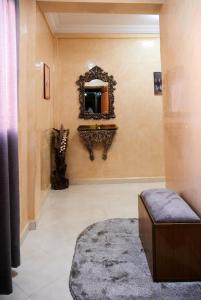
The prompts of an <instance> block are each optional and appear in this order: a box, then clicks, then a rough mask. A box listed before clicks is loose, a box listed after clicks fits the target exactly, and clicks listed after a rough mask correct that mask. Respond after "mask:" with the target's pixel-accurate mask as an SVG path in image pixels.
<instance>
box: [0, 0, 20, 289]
mask: <svg viewBox="0 0 201 300" xmlns="http://www.w3.org/2000/svg"><path fill="white" fill-rule="evenodd" d="M17 10H18V3H17V1H15V0H0V294H10V293H12V267H14V268H16V267H18V266H19V264H20V232H19V223H20V220H19V218H20V216H19V179H18V133H17V116H18V46H17V44H18V43H17V36H18V32H17V28H18V26H17V25H18V24H17V23H18V22H17V15H18V14H17Z"/></svg>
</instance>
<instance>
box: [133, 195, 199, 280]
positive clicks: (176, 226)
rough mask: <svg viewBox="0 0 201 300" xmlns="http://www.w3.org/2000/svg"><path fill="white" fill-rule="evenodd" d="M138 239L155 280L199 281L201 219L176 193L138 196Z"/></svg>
mask: <svg viewBox="0 0 201 300" xmlns="http://www.w3.org/2000/svg"><path fill="white" fill-rule="evenodd" d="M138 207H139V236H140V239H141V241H142V245H143V248H144V251H145V254H146V257H147V262H148V265H149V268H150V271H151V274H152V277H153V280H154V281H196V280H201V219H200V217H199V216H198V215H197V214H196V213H195V212H194V211H193V210H192V208H191V207H190V206H189V205H188V204H187V203H186V202H185V201H184V200H183V199H182V198H181V197H180V196H179V195H178V194H177V193H175V192H173V191H171V190H168V189H151V190H145V191H143V192H142V193H141V194H140V195H139V202H138Z"/></svg>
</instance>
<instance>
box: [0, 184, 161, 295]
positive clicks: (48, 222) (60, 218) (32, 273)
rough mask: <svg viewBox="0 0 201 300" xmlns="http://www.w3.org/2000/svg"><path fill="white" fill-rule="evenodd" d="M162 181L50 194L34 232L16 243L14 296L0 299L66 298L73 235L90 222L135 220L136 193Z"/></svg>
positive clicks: (78, 187) (73, 188)
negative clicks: (19, 245)
mask: <svg viewBox="0 0 201 300" xmlns="http://www.w3.org/2000/svg"><path fill="white" fill-rule="evenodd" d="M155 187H156V188H158V187H164V183H162V182H160V183H122V184H98V185H95V184H94V185H71V186H70V187H69V189H67V190H63V191H50V193H49V195H48V199H47V201H46V203H45V206H44V207H43V209H42V214H41V218H40V221H39V224H38V228H37V230H34V231H30V232H29V233H28V235H27V237H26V239H25V241H24V243H23V245H22V249H21V251H22V264H21V267H20V268H19V269H18V275H17V276H16V277H15V278H14V293H13V295H10V296H0V299H1V300H25V299H31V300H56V299H59V300H64V299H65V300H71V299H72V297H71V295H70V292H69V290H68V276H69V273H70V268H71V262H72V257H73V253H74V247H75V241H76V238H77V236H78V235H79V233H80V232H82V230H84V229H85V228H86V227H87V226H89V225H90V224H93V223H94V222H98V221H101V220H105V219H109V218H129V217H137V216H138V211H137V194H138V193H139V192H141V191H142V190H144V189H148V188H155Z"/></svg>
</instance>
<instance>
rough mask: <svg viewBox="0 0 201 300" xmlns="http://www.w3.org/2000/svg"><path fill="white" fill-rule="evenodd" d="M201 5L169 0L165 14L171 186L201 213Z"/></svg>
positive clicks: (193, 0) (188, 0)
mask: <svg viewBox="0 0 201 300" xmlns="http://www.w3.org/2000/svg"><path fill="white" fill-rule="evenodd" d="M200 11H201V2H200V1H197V0H182V1H178V0H168V1H167V2H166V4H165V5H164V6H163V9H162V11H161V17H160V19H161V52H162V68H163V75H164V84H165V86H164V88H165V89H164V91H165V94H164V110H165V112H164V115H165V153H166V154H165V161H166V177H167V185H168V187H170V188H173V189H175V190H176V191H178V192H180V193H182V195H183V196H184V198H186V200H187V201H188V202H189V203H190V204H191V205H192V206H193V207H194V208H195V209H196V210H197V211H198V212H199V213H200V214H201V185H200V178H201V154H200V153H201V151H200V149H201V117H200V116H201V89H200V83H201V71H200V70H201V59H200V53H201V30H200V28H201V18H200Z"/></svg>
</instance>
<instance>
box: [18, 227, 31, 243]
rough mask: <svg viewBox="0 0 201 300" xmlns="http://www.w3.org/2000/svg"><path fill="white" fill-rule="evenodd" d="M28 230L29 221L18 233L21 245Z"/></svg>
mask: <svg viewBox="0 0 201 300" xmlns="http://www.w3.org/2000/svg"><path fill="white" fill-rule="evenodd" d="M28 232H29V223H27V225H26V226H25V228H24V229H23V230H22V232H21V233H20V244H21V245H22V244H23V242H24V240H25V238H26V237H27V234H28Z"/></svg>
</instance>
